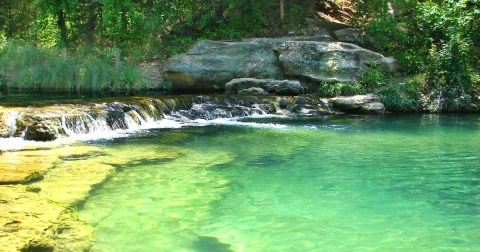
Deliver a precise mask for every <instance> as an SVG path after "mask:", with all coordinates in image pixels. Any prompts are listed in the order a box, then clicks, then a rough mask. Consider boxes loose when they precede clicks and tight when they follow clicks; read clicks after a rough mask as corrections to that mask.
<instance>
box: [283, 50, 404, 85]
mask: <svg viewBox="0 0 480 252" xmlns="http://www.w3.org/2000/svg"><path fill="white" fill-rule="evenodd" d="M276 50H277V52H278V54H279V59H280V62H281V64H282V66H283V69H284V71H285V75H286V76H288V77H294V78H301V79H308V80H312V81H317V82H318V81H326V82H355V81H358V80H359V77H360V74H361V71H362V70H364V69H366V68H368V67H370V66H372V64H374V63H378V64H379V65H380V67H382V68H384V69H385V70H388V71H395V69H396V65H395V60H394V59H392V58H387V57H384V56H383V55H381V54H379V53H376V52H372V51H370V50H367V49H364V48H362V47H360V46H357V45H354V44H350V43H342V42H313V41H287V42H285V43H284V44H282V45H281V46H279V47H277V48H276Z"/></svg>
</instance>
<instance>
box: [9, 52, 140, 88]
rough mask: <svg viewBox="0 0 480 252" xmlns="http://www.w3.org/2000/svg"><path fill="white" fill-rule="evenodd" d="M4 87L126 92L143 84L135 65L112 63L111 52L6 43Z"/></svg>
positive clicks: (113, 61) (113, 60) (112, 56)
mask: <svg viewBox="0 0 480 252" xmlns="http://www.w3.org/2000/svg"><path fill="white" fill-rule="evenodd" d="M0 76H2V77H3V81H2V83H0V85H2V84H3V85H4V87H3V88H5V89H8V90H15V91H45V92H58V93H83V92H97V91H109V92H125V91H132V90H141V89H144V88H146V85H145V81H143V80H142V78H141V76H140V74H139V73H138V71H137V70H136V68H135V66H132V65H130V64H127V63H126V62H120V63H118V62H117V64H115V57H114V55H113V52H99V51H93V52H92V51H90V52H88V53H86V52H77V53H71V52H69V53H67V52H66V51H63V50H60V49H58V48H40V47H36V46H33V45H19V44H15V43H8V44H7V45H6V46H4V47H3V48H2V49H1V51H0Z"/></svg>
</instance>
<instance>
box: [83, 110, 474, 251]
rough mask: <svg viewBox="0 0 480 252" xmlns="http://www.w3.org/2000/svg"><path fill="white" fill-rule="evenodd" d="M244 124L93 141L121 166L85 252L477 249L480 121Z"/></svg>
mask: <svg viewBox="0 0 480 252" xmlns="http://www.w3.org/2000/svg"><path fill="white" fill-rule="evenodd" d="M253 122H254V123H253ZM253 122H245V124H243V125H242V124H239V125H233V126H232V125H231V126H225V125H210V126H205V127H190V128H184V129H163V130H152V131H146V132H142V133H138V134H136V135H133V136H130V137H129V138H122V139H116V140H111V141H103V142H94V143H92V144H95V145H99V146H102V147H104V148H106V149H107V150H108V151H110V152H116V153H117V154H118V152H121V153H124V154H122V155H120V156H123V157H124V159H125V160H124V161H125V162H123V165H120V166H119V172H118V173H117V174H116V175H115V176H114V177H113V178H112V179H111V180H110V181H108V182H107V183H105V184H104V185H102V186H101V187H99V188H98V189H97V190H95V191H94V192H93V193H92V195H91V197H89V198H88V199H87V201H86V202H85V204H84V205H83V206H81V208H80V217H81V218H82V219H84V220H87V221H88V222H89V223H91V224H92V225H93V226H94V227H95V229H96V233H97V242H96V244H95V245H94V247H93V249H92V250H93V251H479V250H480V239H479V238H480V117H478V116H436V115H418V116H379V117H348V118H346V117H330V118H327V117H326V118H317V119H302V118H297V119H295V120H292V119H263V120H262V121H253ZM147 151H149V153H164V152H168V153H171V154H172V155H171V156H168V155H159V156H158V158H155V155H153V157H152V155H150V156H149V157H148V158H143V159H136V160H130V159H132V156H135V155H134V154H135V153H146V152H147Z"/></svg>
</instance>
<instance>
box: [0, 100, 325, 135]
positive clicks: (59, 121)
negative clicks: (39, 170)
mask: <svg viewBox="0 0 480 252" xmlns="http://www.w3.org/2000/svg"><path fill="white" fill-rule="evenodd" d="M326 106H328V105H325V103H324V102H323V101H320V100H319V99H313V98H311V97H276V96H262V97H258V96H256V97H255V96H246V97H231V96H213V97H205V96H196V97H194V96H179V97H176V98H138V97H136V98H131V99H128V100H127V101H124V102H112V103H101V104H99V103H79V104H64V105H62V104H59V105H51V106H45V107H39V108H31V107H28V108H1V109H0V115H1V116H2V118H3V121H0V129H1V128H2V124H3V125H4V126H3V128H6V129H7V130H6V131H5V130H4V131H5V132H3V134H2V135H0V136H1V137H4V138H5V137H14V136H17V137H19V136H22V137H23V138H24V139H25V140H35V141H50V140H55V139H58V138H60V139H61V138H69V137H73V138H82V137H87V138H88V137H91V138H93V139H95V138H105V137H111V136H112V135H115V134H121V133H126V132H131V131H135V130H139V129H148V128H156V127H166V125H175V127H178V126H179V125H180V126H181V125H186V124H189V123H192V122H195V121H198V120H203V121H212V120H218V119H228V120H236V119H238V118H243V117H256V116H258V117H261V116H263V117H264V116H273V115H282V116H292V115H320V114H325V113H331V112H330V111H329V109H327V108H326ZM165 122H174V123H165ZM0 140H1V138H0Z"/></svg>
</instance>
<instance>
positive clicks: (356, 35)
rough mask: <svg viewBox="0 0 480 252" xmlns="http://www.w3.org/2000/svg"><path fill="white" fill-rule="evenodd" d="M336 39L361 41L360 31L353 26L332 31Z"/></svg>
mask: <svg viewBox="0 0 480 252" xmlns="http://www.w3.org/2000/svg"><path fill="white" fill-rule="evenodd" d="M333 33H334V34H335V37H336V38H337V40H338V41H342V42H350V43H359V42H361V41H362V36H363V35H362V31H360V30H358V29H354V28H345V29H340V30H336V31H334V32H333Z"/></svg>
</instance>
